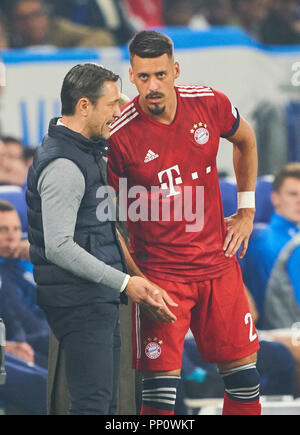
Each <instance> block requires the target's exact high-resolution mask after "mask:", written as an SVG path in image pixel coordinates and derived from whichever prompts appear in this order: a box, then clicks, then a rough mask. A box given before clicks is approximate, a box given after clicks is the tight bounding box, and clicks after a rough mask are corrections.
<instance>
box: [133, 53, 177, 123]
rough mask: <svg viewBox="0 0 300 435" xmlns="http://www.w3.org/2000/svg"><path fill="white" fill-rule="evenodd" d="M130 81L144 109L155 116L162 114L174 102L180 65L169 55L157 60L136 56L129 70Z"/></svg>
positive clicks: (156, 58)
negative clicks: (175, 85)
mask: <svg viewBox="0 0 300 435" xmlns="http://www.w3.org/2000/svg"><path fill="white" fill-rule="evenodd" d="M129 76H130V81H131V82H132V83H133V84H135V86H136V88H137V90H138V92H139V95H140V98H139V103H140V105H141V107H142V109H143V110H144V111H145V112H146V113H147V111H149V112H150V113H151V114H153V115H160V114H162V113H163V112H164V111H165V109H166V108H167V107H168V105H169V104H170V103H171V102H172V101H174V98H176V94H175V91H174V84H175V79H177V77H178V76H179V65H178V63H177V62H175V63H174V61H173V59H172V58H170V57H169V56H168V55H167V54H163V55H162V56H159V57H155V58H142V57H139V56H136V55H135V56H134V57H133V59H132V60H131V67H130V69H129Z"/></svg>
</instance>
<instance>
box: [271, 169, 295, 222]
mask: <svg viewBox="0 0 300 435" xmlns="http://www.w3.org/2000/svg"><path fill="white" fill-rule="evenodd" d="M272 202H273V205H274V207H275V209H276V211H277V212H278V213H279V214H280V215H281V216H283V217H285V218H286V219H288V220H290V221H292V222H296V223H298V224H300V180H298V179H297V178H292V177H289V178H286V179H285V180H284V182H283V184H282V186H281V188H280V189H279V192H273V193H272Z"/></svg>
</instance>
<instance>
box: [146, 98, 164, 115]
mask: <svg viewBox="0 0 300 435" xmlns="http://www.w3.org/2000/svg"><path fill="white" fill-rule="evenodd" d="M163 96H164V95H163V94H161V93H152V94H149V95H147V97H146V100H148V99H150V98H163ZM147 107H148V110H149V112H150V113H152V114H153V115H161V114H162V113H163V112H164V111H165V110H166V106H161V105H160V103H151V106H149V105H148V106H147Z"/></svg>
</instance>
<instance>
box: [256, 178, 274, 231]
mask: <svg viewBox="0 0 300 435" xmlns="http://www.w3.org/2000/svg"><path fill="white" fill-rule="evenodd" d="M273 180H274V176H273V175H265V176H262V177H259V178H258V179H257V183H256V213H255V218H254V222H256V223H268V222H269V221H270V218H271V215H272V213H273V211H274V207H273V205H272V203H271V193H272V186H273Z"/></svg>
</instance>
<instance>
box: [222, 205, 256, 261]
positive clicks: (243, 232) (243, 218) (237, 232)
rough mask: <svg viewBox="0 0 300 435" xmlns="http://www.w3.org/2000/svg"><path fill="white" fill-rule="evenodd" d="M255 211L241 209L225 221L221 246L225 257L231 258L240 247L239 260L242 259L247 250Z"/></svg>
mask: <svg viewBox="0 0 300 435" xmlns="http://www.w3.org/2000/svg"><path fill="white" fill-rule="evenodd" d="M254 214H255V209H252V208H241V209H239V210H238V211H237V212H236V214H234V215H233V216H230V217H228V218H227V219H225V221H226V225H227V234H226V238H225V241H224V245H223V250H224V251H225V256H226V257H233V256H234V255H235V254H236V253H237V251H238V250H239V248H240V246H242V250H241V253H240V255H239V258H243V257H244V256H245V254H246V252H247V249H248V243H249V238H250V236H251V233H252V231H253V219H254Z"/></svg>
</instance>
